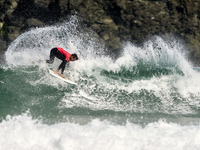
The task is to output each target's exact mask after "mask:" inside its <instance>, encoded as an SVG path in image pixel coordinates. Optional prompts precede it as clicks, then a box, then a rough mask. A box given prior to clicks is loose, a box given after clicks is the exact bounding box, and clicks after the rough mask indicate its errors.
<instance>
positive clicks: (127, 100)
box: [0, 17, 200, 149]
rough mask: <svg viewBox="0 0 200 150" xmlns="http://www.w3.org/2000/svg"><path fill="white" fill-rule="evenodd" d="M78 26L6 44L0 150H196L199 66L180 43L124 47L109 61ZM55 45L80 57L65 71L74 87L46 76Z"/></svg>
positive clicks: (156, 40) (158, 40) (0, 83)
mask: <svg viewBox="0 0 200 150" xmlns="http://www.w3.org/2000/svg"><path fill="white" fill-rule="evenodd" d="M77 24H78V19H77V18H76V17H72V18H71V20H69V21H68V22H65V23H63V24H62V25H60V26H49V27H43V28H36V29H33V30H31V31H29V32H26V33H24V34H22V35H20V36H19V37H18V38H17V39H16V40H15V41H14V42H13V43H12V44H11V45H10V46H9V48H8V50H7V51H6V54H5V58H6V65H2V66H1V67H0V115H1V116H0V132H1V133H2V136H0V149H12V148H14V147H15V149H102V148H104V149H132V148H133V147H135V148H136V149H149V148H150V149H151V148H152V149H153V148H156V149H168V148H170V149H187V148H189V147H190V148H191V147H192V148H193V149H199V148H200V145H199V144H198V143H197V142H196V141H197V139H200V137H199V135H200V134H199V133H198V132H199V118H200V117H199V108H200V103H199V99H200V90H199V85H200V80H199V76H200V69H199V68H194V67H193V66H192V65H191V64H190V62H189V61H188V60H187V57H186V56H187V54H185V53H184V50H185V47H184V44H183V43H182V42H180V41H179V40H177V39H174V38H170V39H164V38H162V37H159V36H154V37H152V38H151V39H149V40H147V41H145V42H144V43H143V46H141V47H138V46H136V45H134V44H131V43H130V42H125V43H124V45H123V48H122V51H121V54H120V56H119V57H118V58H116V59H115V60H113V59H112V56H108V55H106V54H105V52H104V49H105V48H104V45H103V44H101V42H100V41H98V40H97V39H96V38H95V37H94V36H93V33H92V32H91V31H90V32H87V31H84V30H83V29H81V28H80V26H78V25H77ZM54 47H63V48H64V49H66V50H67V51H69V52H70V53H74V52H75V53H77V54H78V56H79V60H78V61H75V62H71V63H70V64H69V65H68V66H66V69H65V72H64V74H65V76H66V77H68V78H69V79H70V80H72V81H74V82H76V83H77V84H78V85H77V86H75V85H70V84H66V83H63V82H62V81H60V80H58V79H56V78H54V77H53V76H51V75H50V74H49V73H48V70H47V64H46V63H45V60H46V59H49V52H50V50H51V49H52V48H54ZM59 64H60V60H58V59H56V60H55V62H54V64H52V65H51V68H53V69H54V70H55V69H56V68H57V67H58V65H59ZM41 133H43V135H42V134H41ZM128 133H129V134H128ZM47 135H48V138H46V139H45V137H46V136H47ZM146 135H149V136H146ZM174 135H175V136H174ZM32 136H33V137H34V139H35V140H33V139H32V138H30V137H32ZM191 136H192V137H196V138H194V140H191ZM158 137H160V140H158ZM164 137H165V138H164ZM172 137H173V140H172ZM169 139H171V141H173V142H171V143H169ZM38 141H40V142H42V143H41V144H38V143H40V142H38ZM180 141H181V142H180ZM83 142H84V143H85V144H84V145H82V144H81V143H83ZM105 142H106V143H107V144H106V145H105V144H104V143H105ZM116 143H118V144H116ZM177 143H179V144H178V145H177Z"/></svg>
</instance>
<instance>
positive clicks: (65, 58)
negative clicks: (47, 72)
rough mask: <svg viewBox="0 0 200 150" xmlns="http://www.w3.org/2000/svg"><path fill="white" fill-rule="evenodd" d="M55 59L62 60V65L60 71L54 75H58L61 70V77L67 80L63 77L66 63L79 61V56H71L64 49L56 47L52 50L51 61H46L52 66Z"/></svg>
mask: <svg viewBox="0 0 200 150" xmlns="http://www.w3.org/2000/svg"><path fill="white" fill-rule="evenodd" d="M55 57H56V58H58V59H60V60H62V63H61V64H60V66H59V67H58V69H57V70H56V71H55V72H54V73H55V74H58V72H59V70H60V69H61V76H62V77H63V78H65V76H64V75H63V72H64V70H65V65H66V63H67V62H70V61H76V60H78V56H77V54H76V53H74V54H70V53H68V52H67V51H66V50H64V49H63V48H61V47H56V48H53V49H51V51H50V60H46V63H49V64H52V63H53V62H54V58H55Z"/></svg>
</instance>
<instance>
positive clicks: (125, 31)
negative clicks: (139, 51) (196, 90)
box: [0, 0, 200, 64]
mask: <svg viewBox="0 0 200 150" xmlns="http://www.w3.org/2000/svg"><path fill="white" fill-rule="evenodd" d="M199 8H200V1H199V0H165V1H164V0H162V1H161V0H160V1H159V0H112V1H105V0H30V1H27V0H1V1H0V29H1V32H2V33H6V34H7V35H6V34H5V35H6V36H5V35H4V38H3V39H2V41H6V42H5V43H6V44H9V42H11V41H13V40H14V39H15V38H16V37H17V36H18V35H19V34H21V33H23V32H25V31H27V30H29V29H30V28H32V27H33V28H34V27H40V26H43V25H44V24H45V25H46V24H47V25H52V24H60V23H61V22H60V21H66V18H68V17H69V16H70V15H72V14H76V15H78V16H82V19H81V20H82V22H83V23H84V26H81V28H83V27H84V28H87V29H90V30H91V29H92V30H94V32H95V33H96V34H98V36H97V37H99V38H100V40H102V41H104V43H105V45H106V48H108V49H109V50H110V51H114V52H116V51H117V49H120V45H121V42H122V41H127V40H128V41H131V42H133V43H140V42H142V41H143V40H145V39H147V38H149V37H150V36H152V35H155V34H159V33H162V34H163V35H168V34H169V35H171V34H172V35H173V34H174V35H179V36H180V38H182V39H184V40H185V42H186V43H187V44H188V47H189V52H190V53H191V57H194V60H195V62H199V64H200V60H199V61H198V59H199V58H200V49H199V46H200V30H199V28H200V18H199V14H200V10H199ZM2 24H6V27H5V28H4V29H3V30H2ZM7 40H8V41H7ZM5 43H4V44H5Z"/></svg>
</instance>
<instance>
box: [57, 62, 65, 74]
mask: <svg viewBox="0 0 200 150" xmlns="http://www.w3.org/2000/svg"><path fill="white" fill-rule="evenodd" d="M66 63H67V61H66V60H63V62H62V63H61V64H60V66H59V67H58V70H60V69H61V73H62V74H63V72H64V70H65V65H66Z"/></svg>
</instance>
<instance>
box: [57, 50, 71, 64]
mask: <svg viewBox="0 0 200 150" xmlns="http://www.w3.org/2000/svg"><path fill="white" fill-rule="evenodd" d="M56 48H57V49H58V50H59V52H60V53H61V54H63V55H64V56H65V60H66V61H67V62H69V61H70V57H71V54H70V53H68V52H67V51H65V50H64V49H63V48H60V47H56Z"/></svg>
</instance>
